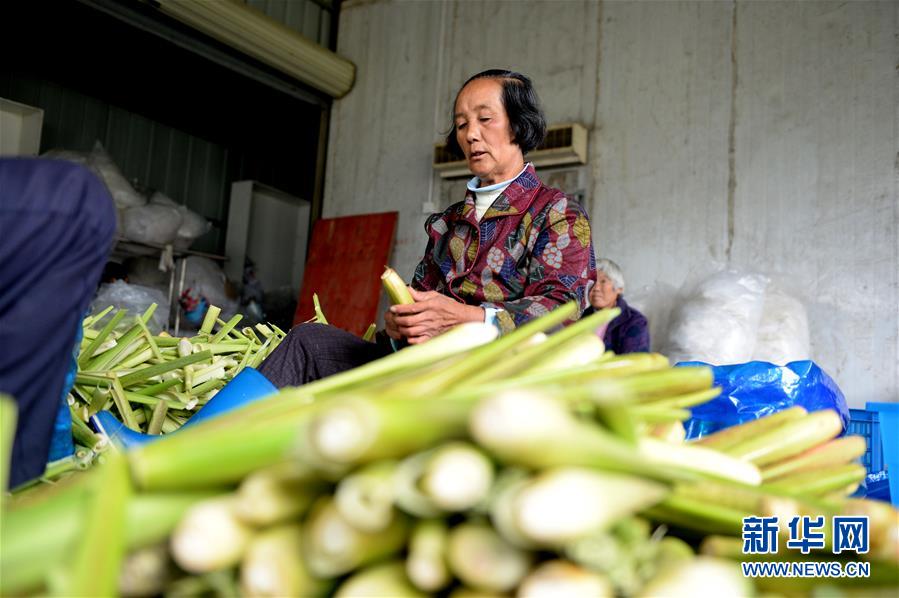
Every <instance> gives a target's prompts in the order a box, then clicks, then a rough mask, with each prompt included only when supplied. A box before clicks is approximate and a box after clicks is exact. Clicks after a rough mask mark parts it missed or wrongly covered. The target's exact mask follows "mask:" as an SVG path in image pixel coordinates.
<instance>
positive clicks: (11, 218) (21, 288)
mask: <svg viewBox="0 0 899 598" xmlns="http://www.w3.org/2000/svg"><path fill="white" fill-rule="evenodd" d="M115 227H116V218H115V207H114V205H113V202H112V198H111V197H110V196H109V192H108V191H107V190H106V187H105V186H104V185H103V183H102V182H101V181H100V180H99V179H98V178H97V177H96V176H95V175H94V174H93V173H92V172H90V171H89V170H88V169H86V168H84V167H82V166H79V165H77V164H74V163H71V162H63V161H57V160H40V159H3V160H0V392H3V393H6V394H8V395H11V396H12V397H13V398H14V399H15V400H16V404H17V406H18V409H19V415H18V424H17V426H16V438H15V443H14V445H13V451H12V463H11V468H10V480H9V485H10V487H15V486H16V485H18V484H20V483H22V482H25V481H27V480H29V479H32V478H34V477H37V476H39V475H41V474H42V473H43V472H44V466H45V465H46V463H47V454H48V451H49V447H50V439H51V436H52V433H53V423H54V420H55V419H56V414H57V410H58V409H59V400H60V396H61V394H62V391H63V384H64V381H65V376H66V372H67V370H68V367H69V365H70V360H71V355H72V347H73V343H74V341H75V333H76V331H77V329H78V327H79V326H80V325H81V319H82V317H83V315H84V312H85V310H86V309H87V308H88V306H89V305H90V302H91V299H92V298H93V296H94V291H95V290H96V288H97V283H98V281H99V280H100V276H101V274H102V272H103V267H104V265H105V264H106V260H107V258H108V256H109V251H110V249H111V247H112V242H113V238H114V235H115Z"/></svg>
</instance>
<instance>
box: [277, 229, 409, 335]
mask: <svg viewBox="0 0 899 598" xmlns="http://www.w3.org/2000/svg"><path fill="white" fill-rule="evenodd" d="M398 217H399V213H398V212H384V213H382V214H362V215H358V216H344V217H342V218H324V219H321V220H318V221H317V222H316V223H315V225H314V227H313V228H312V242H311V243H310V244H309V253H308V255H307V257H306V267H305V270H304V272H303V286H302V288H301V289H300V296H299V297H298V298H297V311H296V313H295V314H294V316H293V323H294V325H297V324H299V323H300V322H305V321H306V320H308V319H309V318H311V317H312V316H313V315H314V308H313V304H312V293H315V294H317V295H318V300H319V302H320V303H321V306H322V311H323V312H324V313H325V317H326V318H328V323H329V324H332V325H334V326H337V327H338V328H342V329H343V330H347V331H349V332H352V333H353V334H358V335H360V336H361V335H362V334H364V333H365V331H366V330H367V329H368V327H369V325H370V324H372V323H373V322H375V321H376V320H377V319H378V313H377V312H378V301H379V300H380V298H381V274H382V273H383V272H384V266H385V265H387V264H388V263H389V259H390V250H391V249H392V248H393V236H394V234H395V233H396V222H397V218H398Z"/></svg>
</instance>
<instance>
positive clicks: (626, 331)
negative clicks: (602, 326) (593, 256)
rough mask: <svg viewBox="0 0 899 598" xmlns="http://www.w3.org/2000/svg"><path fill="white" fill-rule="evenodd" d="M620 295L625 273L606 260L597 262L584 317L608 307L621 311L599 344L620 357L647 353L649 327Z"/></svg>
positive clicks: (622, 291) (640, 315) (643, 318)
mask: <svg viewBox="0 0 899 598" xmlns="http://www.w3.org/2000/svg"><path fill="white" fill-rule="evenodd" d="M622 293H624V274H622V273H621V268H619V267H618V264H616V263H615V262H613V261H612V260H609V259H605V258H603V259H601V260H597V261H596V284H595V285H593V290H592V291H590V307H588V308H587V309H586V310H585V311H584V313H583V316H588V315H590V314H592V313H593V312H594V311H596V310H598V309H605V308H607V307H618V308H621V315H619V316H618V317H617V318H615V319H614V320H612V321H611V322H610V323H609V325H608V327H607V328H606V330H605V333H604V334H603V337H602V342H603V343H605V345H606V349H607V350H611V351H614V352H615V353H617V354H619V355H620V354H621V353H640V352H643V351H649V325H648V324H647V322H646V318H645V317H644V316H643V314H641V313H640V312H638V311H637V310H636V309H634V308H633V307H631V306H630V305H628V304H627V302H626V301H625V300H624V297H622ZM583 316H582V317H583Z"/></svg>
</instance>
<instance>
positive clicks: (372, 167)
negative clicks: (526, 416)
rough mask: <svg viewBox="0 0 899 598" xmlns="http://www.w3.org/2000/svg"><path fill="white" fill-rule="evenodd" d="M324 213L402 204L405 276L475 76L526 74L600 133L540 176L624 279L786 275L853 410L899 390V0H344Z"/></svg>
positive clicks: (552, 112)
mask: <svg viewBox="0 0 899 598" xmlns="http://www.w3.org/2000/svg"><path fill="white" fill-rule="evenodd" d="M340 19H341V20H340V31H339V38H338V44H339V48H338V51H339V52H340V53H341V55H344V56H346V57H347V58H349V59H351V60H353V61H354V62H355V63H356V65H357V67H358V79H357V83H356V87H355V88H354V89H353V91H351V92H350V94H349V95H348V96H347V97H346V98H344V99H342V100H340V101H338V102H336V103H335V106H334V111H333V114H332V121H331V127H332V129H331V138H330V146H329V154H328V168H327V174H326V189H325V205H324V209H325V216H337V215H347V214H356V213H364V212H372V211H384V210H398V211H400V213H401V217H400V224H399V230H398V239H397V244H396V248H395V251H394V256H393V258H392V262H393V263H394V265H395V266H396V267H398V269H399V270H400V272H401V274H403V275H404V276H406V277H409V276H410V275H411V273H412V270H413V268H414V266H415V264H416V263H417V261H418V259H419V257H420V255H421V252H422V250H423V248H424V241H425V236H424V233H423V231H422V228H421V223H422V222H423V221H424V218H425V216H426V214H427V213H428V212H430V211H432V210H435V209H442V208H443V207H445V206H446V205H448V204H449V203H451V202H452V201H457V200H458V192H459V188H460V183H459V182H444V181H441V180H440V179H439V178H438V177H435V176H434V175H433V173H432V170H431V167H430V162H431V151H432V147H433V143H434V142H435V141H437V140H438V139H439V138H440V133H441V132H442V131H444V130H445V129H446V128H447V126H448V125H449V112H450V109H451V102H452V99H453V97H454V94H455V92H456V90H457V89H458V87H459V85H460V84H461V83H462V81H464V79H465V78H466V77H467V76H468V75H470V74H472V73H474V72H477V71H479V70H482V69H484V68H488V67H495V66H504V67H508V68H512V69H517V70H521V71H523V72H525V73H527V74H529V75H530V76H531V77H532V78H533V79H534V81H535V84H536V86H537V89H538V91H539V92H540V94H541V96H542V99H543V103H544V108H545V111H546V114H547V118H548V120H549V122H551V123H554V122H564V121H570V120H575V121H578V122H581V123H583V124H584V125H586V126H587V127H588V128H589V129H590V131H591V134H590V149H589V152H590V159H589V163H588V164H587V165H585V166H583V167H579V168H569V169H562V170H557V171H545V172H543V174H544V178H547V177H550V178H552V179H553V180H554V182H556V183H557V184H558V186H561V187H562V188H564V189H565V190H566V191H572V192H575V191H576V192H581V193H583V194H584V197H585V203H586V204H587V205H588V206H589V210H590V213H591V216H592V223H593V229H594V239H595V241H596V243H597V246H598V248H599V249H598V251H599V253H601V254H604V255H608V256H610V257H613V258H614V259H616V260H617V261H619V263H620V264H621V265H622V266H623V267H624V269H625V272H626V273H627V275H628V278H629V287H630V288H631V289H638V288H640V287H643V286H644V285H649V284H653V283H656V282H659V283H666V284H669V285H673V286H675V287H677V286H680V285H681V284H682V283H683V282H684V281H685V280H686V279H687V278H688V277H689V276H690V274H691V273H696V272H701V271H703V270H708V269H709V268H710V267H711V265H712V264H729V265H732V266H736V267H742V268H754V269H756V270H760V271H762V272H765V273H767V274H771V275H773V276H775V277H776V278H777V279H780V280H782V281H785V282H786V283H787V286H788V287H789V288H790V290H793V291H798V292H799V294H800V296H801V298H802V299H803V301H804V302H805V304H806V307H807V309H808V310H809V317H810V328H811V334H812V339H811V340H812V354H813V358H814V359H815V360H816V361H818V362H819V363H820V364H821V365H822V366H823V367H824V368H825V370H827V371H828V372H829V373H831V374H832V375H833V376H834V377H835V378H836V379H837V381H838V383H839V384H840V385H841V387H842V388H843V389H844V391H846V393H847V395H848V396H849V399H850V402H851V403H852V404H854V405H863V404H864V402H865V401H868V400H897V398H899V397H897V394H899V206H897V199H896V197H897V195H896V193H897V181H899V165H897V162H899V151H897V150H899V131H897V126H899V109H897V106H899V88H897V76H896V66H897V62H899V51H897V39H899V36H897V32H899V3H895V2H849V3H837V2H748V1H747V2H744V1H741V0H737V1H736V2H726V1H720V2H703V1H698V2H593V1H585V2H580V1H574V0H572V1H563V2H550V1H520V2H415V1H412V2H404V1H396V0H392V1H391V0H358V1H354V0H347V1H345V2H344V3H343V9H342V12H341V17H340Z"/></svg>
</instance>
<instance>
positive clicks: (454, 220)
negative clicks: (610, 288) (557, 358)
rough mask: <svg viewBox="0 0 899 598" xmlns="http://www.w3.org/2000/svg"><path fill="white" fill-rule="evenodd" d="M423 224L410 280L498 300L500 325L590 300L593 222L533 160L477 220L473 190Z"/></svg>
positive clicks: (475, 299) (487, 301) (470, 300)
mask: <svg viewBox="0 0 899 598" xmlns="http://www.w3.org/2000/svg"><path fill="white" fill-rule="evenodd" d="M425 231H427V233H428V246H427V248H426V249H425V255H424V257H423V258H422V260H421V262H420V263H419V264H418V267H417V268H416V269H415V276H414V277H413V279H412V287H413V288H415V289H418V290H425V291H437V292H440V293H443V294H445V295H448V296H450V297H453V298H455V299H458V300H459V301H462V302H463V303H467V304H469V305H479V306H483V307H494V308H497V309H499V310H500V311H499V312H498V313H497V314H496V322H497V324H498V325H499V328H500V330H502V331H503V332H508V331H509V330H512V329H514V328H515V327H516V326H519V325H521V324H523V323H525V322H527V321H528V320H531V319H533V318H536V317H539V316H542V315H543V314H546V313H548V312H549V311H550V310H552V309H554V308H556V307H558V306H560V305H562V304H564V303H567V302H569V301H577V302H578V305H579V306H580V309H579V310H578V312H579V313H580V311H582V310H583V309H584V308H586V307H587V306H588V305H589V301H588V288H589V286H590V283H591V281H593V280H595V277H596V261H595V259H594V257H593V243H592V241H591V238H590V222H589V220H588V219H587V215H586V214H585V213H584V210H583V208H581V206H580V204H578V203H577V202H576V201H573V200H570V199H568V198H567V197H566V196H565V194H564V193H562V192H561V191H559V190H558V189H553V188H551V187H547V186H546V185H544V184H543V183H542V182H541V181H540V179H539V178H538V177H537V173H536V172H534V167H533V166H532V165H530V164H529V165H528V167H527V168H526V169H525V170H524V172H522V173H521V175H520V176H519V177H518V178H517V179H515V180H514V181H512V183H511V184H510V185H509V186H508V187H506V189H505V191H503V193H502V194H501V195H500V196H499V197H497V198H496V200H495V201H494V202H493V205H492V206H490V208H489V209H488V210H487V212H486V213H485V214H484V216H483V218H481V220H480V222H479V221H478V220H477V219H476V218H475V201H474V193H472V192H471V191H469V192H468V193H467V194H466V196H465V201H461V202H459V203H455V204H453V205H451V206H450V207H449V208H447V209H446V210H445V211H444V212H443V213H442V214H434V215H432V216H431V217H429V218H428V220H427V222H426V223H425ZM574 319H577V318H574Z"/></svg>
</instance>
